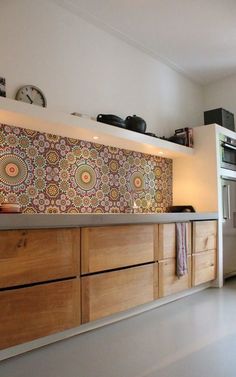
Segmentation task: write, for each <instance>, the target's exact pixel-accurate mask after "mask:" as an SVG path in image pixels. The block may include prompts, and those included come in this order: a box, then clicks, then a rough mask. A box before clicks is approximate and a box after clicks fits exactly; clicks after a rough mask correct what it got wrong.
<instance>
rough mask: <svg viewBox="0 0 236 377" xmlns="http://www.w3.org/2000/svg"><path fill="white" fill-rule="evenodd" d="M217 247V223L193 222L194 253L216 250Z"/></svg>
mask: <svg viewBox="0 0 236 377" xmlns="http://www.w3.org/2000/svg"><path fill="white" fill-rule="evenodd" d="M216 245H217V221H194V222H193V253H201V252H204V251H207V250H215V249H216Z"/></svg>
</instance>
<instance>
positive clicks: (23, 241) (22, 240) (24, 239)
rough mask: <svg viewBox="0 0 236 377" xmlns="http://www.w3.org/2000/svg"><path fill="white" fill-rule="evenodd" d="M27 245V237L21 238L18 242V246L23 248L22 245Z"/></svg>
mask: <svg viewBox="0 0 236 377" xmlns="http://www.w3.org/2000/svg"><path fill="white" fill-rule="evenodd" d="M26 245H27V239H26V238H21V239H20V240H19V242H18V244H17V247H18V248H21V247H26Z"/></svg>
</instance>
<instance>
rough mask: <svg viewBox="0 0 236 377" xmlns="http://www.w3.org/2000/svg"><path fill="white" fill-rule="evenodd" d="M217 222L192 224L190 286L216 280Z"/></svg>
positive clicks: (196, 222)
mask: <svg viewBox="0 0 236 377" xmlns="http://www.w3.org/2000/svg"><path fill="white" fill-rule="evenodd" d="M216 266H217V221H195V222H193V255H192V285H193V286H197V285H199V284H203V283H206V282H209V281H212V280H214V279H215V278H216Z"/></svg>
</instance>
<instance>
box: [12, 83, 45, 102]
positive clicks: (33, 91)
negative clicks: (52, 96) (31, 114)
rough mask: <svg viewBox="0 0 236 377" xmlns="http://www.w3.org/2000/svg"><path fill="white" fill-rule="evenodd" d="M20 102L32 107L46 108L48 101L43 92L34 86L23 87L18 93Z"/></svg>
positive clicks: (17, 97) (17, 96)
mask: <svg viewBox="0 0 236 377" xmlns="http://www.w3.org/2000/svg"><path fill="white" fill-rule="evenodd" d="M16 99H17V100H18V101H22V102H27V103H30V104H31V105H37V106H42V107H46V105H47V101H46V98H45V96H44V94H43V93H42V91H41V90H40V89H39V88H37V87H36V86H33V85H26V86H23V87H22V88H20V89H19V90H18V92H17V93H16Z"/></svg>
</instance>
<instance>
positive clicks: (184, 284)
mask: <svg viewBox="0 0 236 377" xmlns="http://www.w3.org/2000/svg"><path fill="white" fill-rule="evenodd" d="M158 264H159V297H165V296H168V295H171V294H174V293H177V292H181V291H184V290H186V289H189V288H191V256H190V255H189V256H188V273H187V274H186V275H184V276H181V277H180V278H178V277H177V276H176V259H175V258H170V259H165V260H162V261H160V262H159V263H158Z"/></svg>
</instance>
